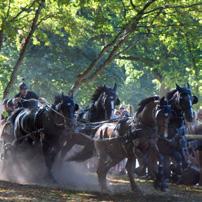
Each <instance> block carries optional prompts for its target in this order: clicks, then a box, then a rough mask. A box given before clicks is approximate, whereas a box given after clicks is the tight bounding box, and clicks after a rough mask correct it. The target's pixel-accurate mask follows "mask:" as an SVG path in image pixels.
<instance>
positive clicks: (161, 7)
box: [145, 2, 202, 14]
mask: <svg viewBox="0 0 202 202" xmlns="http://www.w3.org/2000/svg"><path fill="white" fill-rule="evenodd" d="M201 5H202V2H200V3H194V4H190V5H164V6H159V7H157V8H154V9H152V10H149V11H147V12H145V14H149V13H153V12H155V11H159V10H165V9H169V8H171V9H172V8H173V9H176V8H183V9H185V8H192V7H195V6H201Z"/></svg>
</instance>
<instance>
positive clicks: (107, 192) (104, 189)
mask: <svg viewBox="0 0 202 202" xmlns="http://www.w3.org/2000/svg"><path fill="white" fill-rule="evenodd" d="M101 192H102V193H103V194H111V191H110V190H109V189H107V188H103V189H101Z"/></svg>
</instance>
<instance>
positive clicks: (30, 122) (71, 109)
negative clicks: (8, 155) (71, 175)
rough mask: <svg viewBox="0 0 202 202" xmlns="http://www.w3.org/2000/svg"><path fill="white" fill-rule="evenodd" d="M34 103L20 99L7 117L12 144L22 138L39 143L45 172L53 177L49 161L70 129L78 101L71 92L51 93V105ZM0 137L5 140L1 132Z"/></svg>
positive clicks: (24, 140)
mask: <svg viewBox="0 0 202 202" xmlns="http://www.w3.org/2000/svg"><path fill="white" fill-rule="evenodd" d="M38 104H39V103H38V101H37V100H27V101H24V104H23V103H22V107H21V108H19V109H17V110H16V112H14V114H13V115H12V116H11V117H10V122H11V127H13V138H12V139H13V141H12V143H13V144H14V146H15V147H19V146H20V144H21V143H22V142H25V143H28V144H30V146H31V145H33V143H34V142H36V141H38V142H39V143H41V146H42V152H43V155H44V157H45V163H46V166H47V168H48V172H49V175H50V177H51V178H52V179H54V178H53V176H52V174H51V169H52V165H53V163H54V160H55V157H56V156H57V154H58V152H59V151H60V150H61V147H62V145H63V141H64V139H65V138H66V137H68V135H71V133H73V132H74V128H73V127H74V113H75V111H76V110H78V105H77V104H75V103H74V100H73V97H72V96H65V95H63V94H61V95H58V96H56V97H55V102H54V104H53V105H52V106H48V105H47V106H45V107H42V108H40V107H39V105H38ZM41 137H42V138H41ZM2 138H3V139H4V140H6V138H7V137H6V135H4V134H2ZM39 140H41V141H39Z"/></svg>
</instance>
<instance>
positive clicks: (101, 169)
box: [97, 153, 108, 192]
mask: <svg viewBox="0 0 202 202" xmlns="http://www.w3.org/2000/svg"><path fill="white" fill-rule="evenodd" d="M106 160H107V154H106V153H102V154H99V156H98V164H97V176H98V183H99V185H100V188H101V192H108V189H107V181H106V173H107V169H106V164H105V163H106Z"/></svg>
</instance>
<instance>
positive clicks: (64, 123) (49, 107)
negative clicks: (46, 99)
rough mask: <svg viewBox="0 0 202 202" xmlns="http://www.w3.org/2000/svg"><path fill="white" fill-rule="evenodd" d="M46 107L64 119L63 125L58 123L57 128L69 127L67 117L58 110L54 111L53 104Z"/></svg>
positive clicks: (47, 104)
mask: <svg viewBox="0 0 202 202" xmlns="http://www.w3.org/2000/svg"><path fill="white" fill-rule="evenodd" d="M45 107H47V108H48V109H50V110H51V111H53V112H54V113H56V114H57V115H59V116H60V117H62V118H63V123H57V124H56V126H59V127H62V126H64V127H65V128H66V127H67V120H66V118H65V116H64V115H63V114H62V113H60V112H58V111H57V110H55V109H53V108H52V106H51V104H49V103H46V106H45Z"/></svg>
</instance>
